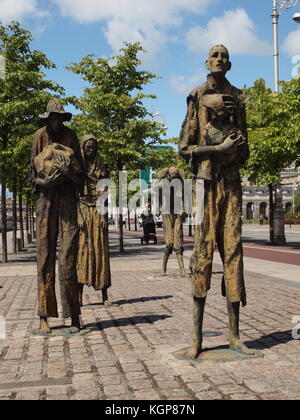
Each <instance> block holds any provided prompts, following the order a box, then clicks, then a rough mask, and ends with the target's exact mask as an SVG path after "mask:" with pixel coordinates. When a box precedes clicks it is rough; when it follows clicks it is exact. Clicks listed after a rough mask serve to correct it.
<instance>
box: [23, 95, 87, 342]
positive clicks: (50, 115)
mask: <svg viewBox="0 0 300 420" xmlns="http://www.w3.org/2000/svg"><path fill="white" fill-rule="evenodd" d="M71 118H72V114H70V113H67V112H65V111H64V109H63V107H62V104H61V102H60V101H59V100H58V99H53V100H51V101H50V102H49V104H48V107H47V112H46V114H45V115H44V116H43V117H42V120H43V121H44V122H45V123H46V124H47V125H46V126H45V127H43V128H41V129H40V130H38V131H37V132H36V133H35V134H34V137H33V145H32V165H31V182H32V185H33V187H34V188H35V189H36V190H37V192H38V193H39V198H38V200H37V203H36V214H37V221H36V229H37V268H38V296H39V309H38V315H39V317H40V333H42V334H49V333H51V329H50V327H49V323H48V318H50V317H52V318H57V317H58V311H57V301H56V295H55V260H56V250H57V239H58V238H59V245H60V246H59V280H60V288H61V299H62V306H63V317H64V318H72V328H71V330H70V332H72V333H76V332H78V331H79V329H80V320H79V315H80V307H79V299H78V281H77V273H76V259H77V250H78V225H77V201H78V198H77V196H78V192H79V190H80V189H81V187H82V185H83V181H82V180H83V179H84V175H83V174H84V166H83V161H82V157H81V151H80V145H79V141H78V139H77V136H76V133H75V132H74V131H73V130H71V129H70V128H68V127H66V126H65V125H64V121H70V119H71Z"/></svg>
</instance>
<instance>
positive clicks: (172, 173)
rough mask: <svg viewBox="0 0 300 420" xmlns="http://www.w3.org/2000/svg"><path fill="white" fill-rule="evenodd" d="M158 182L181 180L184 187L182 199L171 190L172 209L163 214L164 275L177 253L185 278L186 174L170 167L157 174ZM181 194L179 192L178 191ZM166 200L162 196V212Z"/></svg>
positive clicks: (181, 272) (181, 192)
mask: <svg viewBox="0 0 300 420" xmlns="http://www.w3.org/2000/svg"><path fill="white" fill-rule="evenodd" d="M156 177H157V181H158V186H161V185H162V182H163V181H166V180H167V181H169V182H171V181H172V180H174V179H178V180H180V182H181V184H182V186H181V191H180V194H181V197H176V192H175V191H174V189H172V188H171V189H170V197H169V199H170V209H169V211H168V213H169V214H163V215H162V219H163V230H164V241H165V244H166V249H165V252H164V258H163V270H162V271H163V275H166V272H167V265H168V261H169V258H170V255H172V253H173V251H175V253H176V256H177V261H178V265H179V269H180V275H181V276H183V277H184V276H185V275H186V271H185V267H184V261H183V252H184V246H183V223H184V221H185V214H184V206H183V200H184V196H183V181H184V172H183V171H182V170H181V169H178V168H175V167H170V168H165V169H163V170H161V171H160V172H158V173H157V176H156ZM178 192H179V191H178ZM164 198H166V197H162V194H161V199H160V205H161V211H162V212H163V206H164V203H163V201H164ZM176 199H179V200H181V206H179V207H181V209H182V210H181V211H180V212H179V213H177V211H178V210H176V209H175V200H176Z"/></svg>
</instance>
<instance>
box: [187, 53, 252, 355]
mask: <svg viewBox="0 0 300 420" xmlns="http://www.w3.org/2000/svg"><path fill="white" fill-rule="evenodd" d="M206 67H207V69H208V70H209V71H210V75H209V76H208V80H207V82H206V83H204V84H203V85H202V86H200V87H198V88H196V89H194V90H193V91H192V92H191V94H190V95H189V96H188V99H187V105H188V111H187V116H186V119H185V121H184V123H183V127H182V131H181V136H180V146H179V152H180V154H181V155H182V156H183V157H184V158H185V159H186V160H187V162H188V163H189V165H190V169H191V172H192V175H193V178H194V180H197V179H200V180H204V181H202V182H204V216H203V220H202V221H201V222H199V224H198V225H196V229H195V245H194V251H193V256H192V259H191V262H192V264H191V265H192V267H191V268H192V277H193V296H194V340H193V345H192V347H191V348H190V349H189V351H188V352H187V357H190V358H197V357H198V356H199V354H200V353H201V352H202V341H203V334H202V328H203V315H204V308H205V303H206V297H207V292H208V290H209V289H210V284H211V275H212V263H213V254H214V250H215V246H216V244H217V245H218V248H219V252H220V255H221V258H222V261H223V265H224V278H223V285H222V292H223V295H224V296H226V298H227V306H228V313H229V324H230V348H231V349H232V350H235V351H238V352H241V353H244V354H247V355H254V354H255V351H254V350H250V349H248V348H247V347H246V345H245V344H243V343H241V341H240V336H239V313H240V303H242V304H243V306H245V305H246V304H247V302H246V291H245V284H244V272H243V271H244V268H243V249H242V239H241V231H242V228H241V210H242V187H241V177H240V172H239V168H240V166H241V165H242V164H243V163H244V162H245V161H246V160H247V158H248V155H249V149H248V137H247V128H246V113H245V106H244V103H243V95H242V92H241V91H240V90H238V89H237V88H235V87H234V86H232V85H231V84H230V83H229V81H228V80H227V79H226V77H225V76H226V73H227V72H228V71H229V70H230V69H231V62H230V59H229V53H228V50H227V49H226V48H225V47H224V46H223V45H215V46H214V47H213V48H212V49H211V51H210V53H209V58H208V60H207V62H206Z"/></svg>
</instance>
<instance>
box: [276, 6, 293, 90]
mask: <svg viewBox="0 0 300 420" xmlns="http://www.w3.org/2000/svg"><path fill="white" fill-rule="evenodd" d="M299 1H300V0H273V12H272V19H273V26H274V76H275V92H279V42H278V23H279V17H280V13H279V9H291V8H292V7H295V6H296V5H297V4H298V3H299ZM293 19H294V21H295V22H297V23H300V17H299V13H296V14H295V15H294V18H293Z"/></svg>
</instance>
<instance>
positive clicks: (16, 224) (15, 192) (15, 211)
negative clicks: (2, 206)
mask: <svg viewBox="0 0 300 420" xmlns="http://www.w3.org/2000/svg"><path fill="white" fill-rule="evenodd" d="M13 218H14V226H13V253H14V254H16V253H17V252H18V248H17V232H18V212H17V185H16V183H14V186H13Z"/></svg>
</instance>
